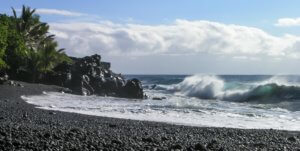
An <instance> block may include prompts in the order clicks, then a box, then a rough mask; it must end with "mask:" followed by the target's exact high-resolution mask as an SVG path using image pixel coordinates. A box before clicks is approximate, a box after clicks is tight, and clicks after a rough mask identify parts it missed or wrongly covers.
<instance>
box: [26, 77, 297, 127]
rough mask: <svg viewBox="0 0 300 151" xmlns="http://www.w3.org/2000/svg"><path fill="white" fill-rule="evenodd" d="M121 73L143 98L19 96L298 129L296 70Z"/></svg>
mask: <svg viewBox="0 0 300 151" xmlns="http://www.w3.org/2000/svg"><path fill="white" fill-rule="evenodd" d="M126 78H128V79H130V78H138V79H139V80H141V81H142V84H143V87H144V91H145V93H146V95H147V96H148V99H145V100H137V99H135V100H132V99H124V98H115V97H102V96H78V95H72V94H65V93H57V92H44V94H43V95H36V96H22V98H23V99H24V100H25V101H27V102H28V103H30V104H34V105H37V108H41V109H46V110H58V111H64V112H75V113H80V114H88V115H95V116H105V117H113V118H123V119H132V120H145V121H156V122H165V123H172V124H179V125H189V126H201V127H229V128H243V129H280V130H291V131H300V76H298V75H289V76H285V75H276V76H274V75H203V74H197V75H126ZM153 98H156V99H155V100H153ZM158 98H159V99H158Z"/></svg>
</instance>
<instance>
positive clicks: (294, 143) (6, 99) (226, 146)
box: [0, 83, 300, 151]
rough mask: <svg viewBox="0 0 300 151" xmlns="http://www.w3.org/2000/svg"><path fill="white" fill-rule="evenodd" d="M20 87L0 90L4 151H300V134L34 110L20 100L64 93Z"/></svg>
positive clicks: (41, 87) (0, 143)
mask: <svg viewBox="0 0 300 151" xmlns="http://www.w3.org/2000/svg"><path fill="white" fill-rule="evenodd" d="M22 84H23V85H24V86H25V87H23V88H22V87H18V86H9V85H0V150H172V149H174V150H176V149H178V150H197V149H199V150H230V151H231V150H300V133H299V132H290V131H278V130H242V129H229V128H203V127H189V126H178V125H171V124H164V123H156V122H142V121H133V120H123V119H114V118H106V117H95V116H87V115H80V114H73V113H64V112H56V111H47V110H41V109H36V108H35V107H34V106H33V105H30V104H28V103H26V102H25V101H23V100H22V99H21V98H20V96H21V95H35V94H41V93H42V91H59V90H60V88H59V87H56V86H47V85H38V84H27V83H22ZM299 127H300V125H299Z"/></svg>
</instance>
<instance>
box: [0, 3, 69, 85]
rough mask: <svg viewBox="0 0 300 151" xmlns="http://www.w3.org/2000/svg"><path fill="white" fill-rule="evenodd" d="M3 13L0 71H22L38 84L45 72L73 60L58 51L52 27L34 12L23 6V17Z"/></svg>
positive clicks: (0, 33)
mask: <svg viewBox="0 0 300 151" xmlns="http://www.w3.org/2000/svg"><path fill="white" fill-rule="evenodd" d="M12 10H13V14H14V15H13V16H6V15H1V14H0V70H1V69H8V68H9V71H10V73H13V74H18V70H20V69H22V70H25V71H27V72H28V73H30V74H31V75H32V77H33V79H32V81H35V80H36V78H37V77H39V75H41V74H42V73H47V72H51V71H52V69H53V68H54V67H55V66H56V65H58V64H59V63H61V62H64V61H66V62H71V59H70V58H69V57H68V56H67V55H66V54H65V53H64V52H63V49H58V48H57V47H58V45H57V42H56V41H55V40H54V35H50V34H49V25H48V24H47V23H43V22H41V21H40V17H39V16H38V15H36V14H34V13H35V9H31V8H30V7H25V6H23V9H22V12H21V14H20V16H18V15H17V13H16V11H15V10H14V9H13V8H12Z"/></svg>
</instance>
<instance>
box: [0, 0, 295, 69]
mask: <svg viewBox="0 0 300 151" xmlns="http://www.w3.org/2000/svg"><path fill="white" fill-rule="evenodd" d="M22 5H26V6H30V7H31V8H35V9H36V13H37V14H39V15H40V16H41V20H42V21H43V22H47V23H48V24H49V25H50V33H51V34H55V35H56V40H57V41H58V43H59V46H60V47H61V48H65V49H66V53H67V54H68V55H71V56H76V57H83V56H86V55H92V54H95V53H97V54H100V55H101V56H102V60H104V61H109V62H111V63H112V70H113V71H115V72H117V73H124V74H197V73H202V74H300V70H297V69H299V65H300V9H299V6H300V1H299V0H289V1H282V0H263V1H262V0H251V1H250V0H223V1H221V0H186V1H182V0H163V1H162V0H151V1H146V0H126V1H116V0H101V1H100V0H85V1H82V0H64V1H61V0H30V1H29V0H2V1H1V5H0V13H6V14H9V15H12V11H11V7H13V8H15V9H16V10H20V9H21V8H22Z"/></svg>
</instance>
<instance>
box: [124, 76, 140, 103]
mask: <svg viewBox="0 0 300 151" xmlns="http://www.w3.org/2000/svg"><path fill="white" fill-rule="evenodd" d="M122 91H123V92H122V93H123V95H122V96H123V97H126V98H137V99H142V98H143V97H144V92H143V88H142V84H141V82H140V81H139V80H138V79H132V80H128V81H127V83H126V85H125V86H124V87H123V90H122Z"/></svg>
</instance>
